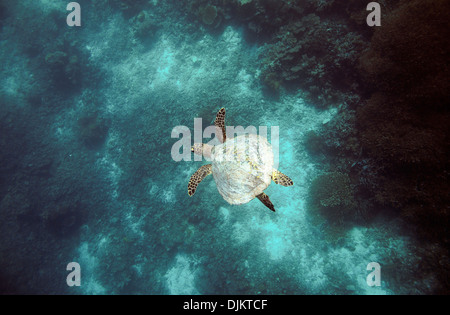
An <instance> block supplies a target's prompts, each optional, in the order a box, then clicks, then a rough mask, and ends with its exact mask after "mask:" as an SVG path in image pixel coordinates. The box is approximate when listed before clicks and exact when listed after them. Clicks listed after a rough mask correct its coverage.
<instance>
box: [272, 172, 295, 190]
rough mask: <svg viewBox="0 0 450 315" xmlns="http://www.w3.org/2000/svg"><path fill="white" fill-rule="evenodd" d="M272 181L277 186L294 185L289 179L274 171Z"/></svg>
mask: <svg viewBox="0 0 450 315" xmlns="http://www.w3.org/2000/svg"><path fill="white" fill-rule="evenodd" d="M272 180H273V181H274V182H275V184H279V185H282V186H285V187H288V186H292V185H294V182H293V181H292V179H290V178H289V176H287V175H284V174H283V173H281V172H280V171H278V170H276V169H274V170H273V171H272Z"/></svg>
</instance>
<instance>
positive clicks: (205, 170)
mask: <svg viewBox="0 0 450 315" xmlns="http://www.w3.org/2000/svg"><path fill="white" fill-rule="evenodd" d="M211 173H212V165H211V164H208V165H203V166H202V167H200V168H199V169H198V170H197V171H196V172H195V173H194V174H192V176H191V179H190V180H189V184H188V194H189V196H191V197H192V195H193V194H195V191H196V190H197V186H198V184H199V183H200V182H201V181H202V180H203V179H204V178H205V177H206V176H208V175H209V174H211Z"/></svg>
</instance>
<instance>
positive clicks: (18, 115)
mask: <svg viewBox="0 0 450 315" xmlns="http://www.w3.org/2000/svg"><path fill="white" fill-rule="evenodd" d="M117 2H120V1H112V2H108V1H99V2H98V3H97V4H95V5H92V4H89V3H88V2H87V1H85V2H83V1H80V4H81V8H82V13H83V15H82V23H83V24H82V27H80V28H77V27H74V28H69V27H68V26H67V25H66V24H65V17H66V15H67V12H66V11H65V5H66V3H65V2H64V1H42V0H41V1H24V2H23V3H21V4H18V3H15V2H14V3H13V2H8V1H5V2H4V7H6V8H8V10H7V12H8V13H7V15H6V16H5V17H4V18H3V19H2V21H3V24H2V30H1V32H2V40H1V43H0V59H1V60H2V62H1V65H0V72H1V76H0V93H1V95H2V105H1V106H2V113H1V115H2V116H1V121H2V124H3V127H2V128H3V129H4V131H3V133H2V135H1V137H2V139H3V140H2V141H3V144H4V146H2V148H7V150H8V152H7V153H6V152H5V151H3V153H2V154H3V156H2V158H3V160H2V161H8V162H7V163H6V162H5V164H4V165H5V166H4V168H5V169H6V171H5V174H7V175H5V176H3V177H2V189H1V207H0V208H1V209H2V232H1V235H2V237H1V238H2V247H1V261H0V263H1V266H2V268H1V270H2V271H1V274H0V275H1V277H0V279H3V280H2V281H3V284H2V293H62V294H405V293H412V294H429V293H432V292H433V290H434V289H435V286H436V282H437V279H436V278H437V276H436V274H434V273H433V272H432V271H430V270H429V269H428V268H424V267H423V261H424V260H426V257H428V256H426V254H425V253H424V252H426V250H425V249H426V248H428V247H427V246H431V245H429V244H424V243H419V242H418V241H417V240H416V238H415V237H414V233H412V232H411V229H410V228H408V227H407V228H405V223H404V222H403V221H402V220H401V219H400V218H398V217H397V216H395V215H387V214H385V213H386V212H388V209H387V207H386V209H382V208H379V209H377V212H376V213H377V214H376V215H375V216H374V217H371V219H370V220H355V221H352V222H350V223H348V222H347V223H345V224H343V225H344V226H341V225H339V224H338V225H337V226H336V225H335V224H334V223H336V222H330V221H329V220H327V219H326V218H324V217H322V216H320V215H318V214H317V213H314V211H312V210H311V209H308V206H307V205H308V198H309V189H310V186H311V183H312V181H313V180H314V179H315V178H316V177H317V176H319V175H321V174H324V173H326V172H327V171H328V166H329V165H328V163H329V162H328V160H326V159H324V157H323V156H322V157H317V156H314V155H312V154H311V153H310V152H308V150H307V148H306V143H305V137H306V135H307V134H308V132H310V131H317V132H319V131H320V130H323V128H327V126H331V125H334V124H335V123H334V122H335V121H337V120H338V119H339V116H340V115H342V111H343V108H344V109H345V106H346V105H345V104H343V103H340V104H339V103H338V104H332V103H331V102H330V104H329V106H315V104H314V102H313V101H311V99H310V98H308V97H307V94H305V92H304V91H303V90H302V89H300V88H294V89H292V88H291V89H290V90H289V91H285V90H281V92H280V93H279V95H276V96H274V95H270V93H269V94H268V93H267V91H266V90H265V89H264V86H263V85H262V83H261V69H260V67H259V62H260V60H261V55H262V53H263V51H264V45H263V44H260V43H258V42H254V41H251V40H248V38H246V35H245V31H244V28H243V26H242V25H239V24H235V23H231V22H229V23H228V22H227V20H226V19H224V21H222V23H221V25H220V27H218V28H213V29H210V28H208V27H207V26H205V25H202V24H201V23H194V22H192V21H191V22H189V19H188V18H186V15H187V13H185V12H181V11H180V6H179V5H178V6H177V5H174V4H171V3H169V2H168V3H163V4H162V2H163V1H148V3H147V2H146V6H145V10H144V14H145V19H146V20H145V21H149V22H148V23H150V24H151V25H155V26H154V27H153V26H148V28H145V27H144V29H142V26H141V25H140V24H139V23H140V22H138V20H137V17H136V16H133V15H132V14H131V17H130V16H129V15H128V14H124V12H123V11H121V10H120V9H119V8H118V7H117V5H110V4H111V3H117ZM124 2H125V1H124ZM171 6H173V7H171ZM126 13H127V12H126ZM21 21H22V22H21ZM141 32H148V34H146V35H142V34H141ZM31 33H32V34H31ZM30 34H31V35H30ZM57 52H62V53H63V54H64V55H61V54H59V55H58V53H57ZM55 53H56V57H55ZM52 54H53V55H52ZM58 56H59V57H58ZM52 58H55V59H56V61H52V60H54V59H52ZM58 58H59V59H58ZM70 66H71V67H73V68H75V69H71V68H70ZM55 73H56V75H55ZM221 107H225V108H226V110H227V117H226V122H227V124H229V125H234V126H237V125H242V126H244V127H246V126H249V125H253V126H268V127H269V129H270V126H278V127H279V131H280V135H279V144H280V151H279V169H280V170H281V171H282V172H283V173H285V174H287V175H288V176H289V177H290V178H291V179H292V180H293V181H294V183H295V185H294V186H292V187H283V186H280V185H276V184H274V183H272V184H271V185H270V186H269V187H268V188H267V189H266V191H265V192H266V193H267V194H268V195H269V196H270V199H271V201H272V202H273V204H274V205H275V207H276V209H277V211H276V212H272V211H269V209H267V208H266V207H265V206H264V205H263V204H262V203H261V202H260V201H258V200H257V199H255V200H252V201H251V202H249V203H247V204H244V205H240V206H236V205H229V204H228V203H227V202H226V201H224V200H223V198H222V197H221V196H220V194H219V193H218V191H217V189H216V184H215V182H214V180H213V178H212V176H209V177H207V178H206V179H205V180H204V181H202V182H201V183H200V185H199V187H198V189H197V191H196V193H195V195H194V196H193V197H189V196H188V194H187V183H188V182H189V178H190V176H191V175H192V174H193V173H194V172H195V171H196V170H197V169H198V168H199V167H200V166H201V165H203V164H206V163H207V162H205V161H202V162H195V161H180V162H175V161H174V160H173V159H172V156H171V148H172V145H173V144H174V143H175V142H176V141H177V140H178V139H173V138H171V132H172V129H173V128H175V127H176V126H179V125H184V126H187V127H189V128H190V130H191V131H192V132H193V131H194V118H200V117H201V118H203V124H204V126H203V127H206V126H207V125H210V124H212V122H213V120H214V117H215V113H216V112H217V111H218V110H219V109H220V108H221ZM345 128H351V127H350V126H346V127H343V128H342V129H341V130H344V129H345ZM343 132H345V131H343ZM269 140H270V137H269ZM12 143H15V146H13V145H12ZM6 145H8V146H7V147H6ZM13 160H15V161H16V162H11V161H13ZM349 163H350V164H351V162H349ZM21 170H22V171H21ZM6 172H7V173H6ZM61 213H62V214H61ZM436 246H438V245H436ZM421 255H425V256H421ZM424 257H425V258H424ZM69 262H78V263H79V264H80V266H81V270H82V272H81V286H79V287H68V286H67V285H66V278H65V277H66V275H67V274H68V271H66V269H65V266H66V265H67V264H68V263H69ZM370 262H378V263H379V264H380V265H381V285H380V286H369V285H368V283H367V281H366V278H367V276H368V275H369V273H370V271H368V270H367V269H366V267H367V265H368V264H369V263H370ZM423 270H427V272H424V271H423Z"/></svg>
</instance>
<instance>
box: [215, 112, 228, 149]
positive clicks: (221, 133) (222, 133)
mask: <svg viewBox="0 0 450 315" xmlns="http://www.w3.org/2000/svg"><path fill="white" fill-rule="evenodd" d="M214 126H216V135H217V138H219V141H220V142H221V143H224V142H225V141H227V133H226V130H225V108H224V107H222V108H221V109H220V110H219V111H218V112H217V115H216V120H215V121H214Z"/></svg>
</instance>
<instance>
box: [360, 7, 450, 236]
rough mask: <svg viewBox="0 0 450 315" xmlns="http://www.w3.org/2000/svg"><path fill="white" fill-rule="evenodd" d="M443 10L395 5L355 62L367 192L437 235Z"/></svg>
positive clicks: (445, 180) (444, 81)
mask: <svg viewBox="0 0 450 315" xmlns="http://www.w3.org/2000/svg"><path fill="white" fill-rule="evenodd" d="M448 12H450V4H449V3H448V1H433V2H423V1H417V0H416V1H401V2H400V5H399V6H398V8H396V9H395V10H393V11H392V12H391V13H390V14H389V15H387V16H386V17H385V18H384V19H383V26H382V27H381V28H379V29H377V30H376V31H375V33H374V36H373V38H372V41H371V46H370V49H368V50H367V51H366V52H365V53H364V54H363V55H362V56H361V59H360V66H361V72H362V73H363V74H364V76H365V78H366V82H367V84H368V86H369V89H370V90H371V91H372V94H371V97H370V98H369V99H368V101H367V103H366V104H365V105H364V106H361V107H359V108H358V114H357V126H358V131H359V135H360V136H359V138H360V140H361V144H362V146H363V149H364V153H365V155H366V156H367V157H370V158H371V159H373V166H374V168H376V170H375V171H374V172H371V173H369V174H367V178H368V180H369V181H370V182H372V183H374V185H373V186H372V187H371V192H372V194H374V195H375V197H376V200H377V201H378V202H380V203H381V204H383V205H388V206H391V207H393V208H395V209H398V210H399V211H401V212H402V213H403V214H404V215H405V216H406V217H407V218H409V219H411V220H412V221H414V222H416V223H419V225H420V226H421V227H423V228H424V229H423V230H422V231H423V232H424V233H426V234H428V235H430V234H431V235H434V236H438V235H439V238H441V237H443V236H445V237H447V236H448V235H447V228H448V224H449V223H450V221H449V217H450V213H449V209H448V204H449V201H450V200H449V196H448V192H449V191H450V186H449V182H450V181H449V180H450V178H449V156H450V155H449V153H450V152H449V148H450V145H449V144H450V142H449V138H448V137H449V134H450V133H449V132H450V124H449V121H450V120H449V118H450V116H449V112H448V93H449V91H450V77H449V66H448V60H449V57H450V36H449V35H450V33H449V31H448V27H446V26H445V25H446V24H447V23H448Z"/></svg>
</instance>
